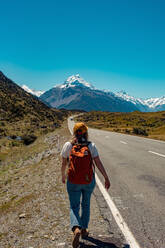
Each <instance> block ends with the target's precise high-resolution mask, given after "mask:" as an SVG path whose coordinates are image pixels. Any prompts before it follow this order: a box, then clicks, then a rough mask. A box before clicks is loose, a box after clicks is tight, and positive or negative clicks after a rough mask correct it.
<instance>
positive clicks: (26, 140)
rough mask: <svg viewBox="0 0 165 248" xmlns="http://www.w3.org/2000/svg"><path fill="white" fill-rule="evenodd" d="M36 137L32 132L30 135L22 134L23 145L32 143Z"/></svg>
mask: <svg viewBox="0 0 165 248" xmlns="http://www.w3.org/2000/svg"><path fill="white" fill-rule="evenodd" d="M36 139H37V137H36V136H35V135H33V134H30V135H24V136H23V137H22V140H23V143H24V145H30V144H32V143H33V142H34V141H35V140H36Z"/></svg>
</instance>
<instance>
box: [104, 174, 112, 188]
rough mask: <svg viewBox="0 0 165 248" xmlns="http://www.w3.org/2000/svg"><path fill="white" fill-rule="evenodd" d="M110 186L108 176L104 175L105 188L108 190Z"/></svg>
mask: <svg viewBox="0 0 165 248" xmlns="http://www.w3.org/2000/svg"><path fill="white" fill-rule="evenodd" d="M110 186H111V183H110V181H109V178H108V177H105V188H106V189H107V190H108V189H109V188H110Z"/></svg>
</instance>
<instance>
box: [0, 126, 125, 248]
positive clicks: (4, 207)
mask: <svg viewBox="0 0 165 248" xmlns="http://www.w3.org/2000/svg"><path fill="white" fill-rule="evenodd" d="M70 138H71V136H70V134H69V132H68V130H67V128H66V127H62V128H60V129H58V130H57V131H56V132H54V133H51V134H49V135H47V136H46V137H45V140H44V142H46V143H47V144H48V145H49V149H47V150H46V151H42V152H40V153H38V154H35V156H33V157H31V158H30V159H28V160H26V161H25V160H24V159H23V158H20V161H19V163H18V167H14V168H13V170H12V173H11V170H10V173H9V174H11V175H8V178H10V180H9V179H7V178H5V180H4V178H3V180H2V178H0V190H1V193H0V223H1V225H0V248H51V247H61V248H64V247H65V248H69V247H72V246H71V238H72V235H71V231H70V221H69V201H68V196H67V192H66V187H65V185H63V184H62V183H61V171H60V167H61V158H60V150H61V147H62V145H63V144H64V142H66V141H67V140H69V139H70ZM99 202H100V203H99ZM101 204H102V206H101ZM104 204H105V203H104V200H103V199H102V198H101V196H100V193H99V190H98V189H97V187H96V189H95V192H94V194H93V196H92V200H91V221H90V226H89V230H90V237H89V239H88V240H81V247H111V248H112V247H113V248H115V247H116V248H121V247H123V242H124V241H123V238H122V236H121V235H120V234H119V233H118V232H117V231H116V230H117V229H114V228H113V227H112V226H111V225H110V222H109V220H112V222H113V218H112V216H109V217H107V215H105V213H106V212H105V208H106V207H105V205H104ZM103 205H104V207H103Z"/></svg>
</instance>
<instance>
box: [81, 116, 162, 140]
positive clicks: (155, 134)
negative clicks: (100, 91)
mask: <svg viewBox="0 0 165 248" xmlns="http://www.w3.org/2000/svg"><path fill="white" fill-rule="evenodd" d="M77 120H78V121H84V122H85V123H86V124H87V125H88V126H90V127H93V128H99V129H104V130H109V131H114V132H121V133H126V134H133V135H141V136H145V137H149V138H153V139H159V140H165V111H161V112H151V113H144V112H139V111H135V112H132V113H112V112H101V111H92V112H89V113H85V114H83V115H81V116H79V117H78V118H77Z"/></svg>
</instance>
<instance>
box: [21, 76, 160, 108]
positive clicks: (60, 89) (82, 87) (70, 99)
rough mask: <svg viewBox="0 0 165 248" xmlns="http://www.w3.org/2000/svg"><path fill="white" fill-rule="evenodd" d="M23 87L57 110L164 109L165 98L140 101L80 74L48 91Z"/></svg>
mask: <svg viewBox="0 0 165 248" xmlns="http://www.w3.org/2000/svg"><path fill="white" fill-rule="evenodd" d="M22 88H23V89H24V90H25V91H27V92H29V93H31V94H33V95H36V96H37V97H39V99H40V100H41V101H43V102H44V103H46V104H47V105H48V106H51V107H54V108H59V109H60V108H66V109H81V110H85V111H90V110H102V111H112V112H118V111H119V112H131V111H135V110H139V111H142V112H156V111H163V110H165V96H162V97H160V98H149V99H141V98H135V97H133V96H130V95H129V94H127V93H126V92H124V91H120V92H118V93H113V92H111V91H105V90H98V89H96V88H95V87H94V86H93V85H91V84H90V83H89V82H86V81H85V80H84V79H83V78H81V77H80V75H79V74H77V75H73V76H70V77H69V78H68V79H67V80H66V81H65V82H64V83H63V84H60V85H55V86H54V87H53V88H52V89H50V90H48V91H45V92H43V91H35V90H32V89H30V88H29V87H27V86H26V85H23V86H22Z"/></svg>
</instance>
